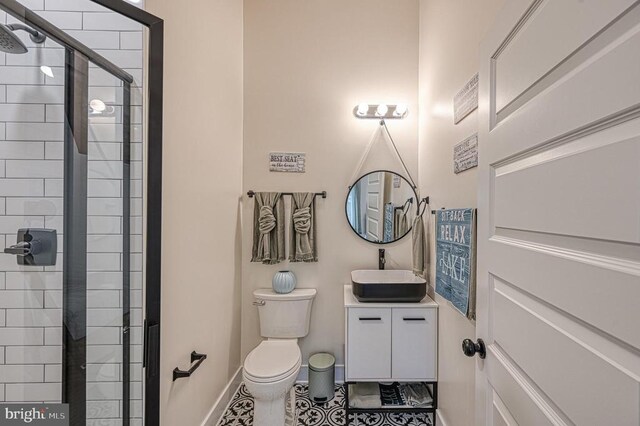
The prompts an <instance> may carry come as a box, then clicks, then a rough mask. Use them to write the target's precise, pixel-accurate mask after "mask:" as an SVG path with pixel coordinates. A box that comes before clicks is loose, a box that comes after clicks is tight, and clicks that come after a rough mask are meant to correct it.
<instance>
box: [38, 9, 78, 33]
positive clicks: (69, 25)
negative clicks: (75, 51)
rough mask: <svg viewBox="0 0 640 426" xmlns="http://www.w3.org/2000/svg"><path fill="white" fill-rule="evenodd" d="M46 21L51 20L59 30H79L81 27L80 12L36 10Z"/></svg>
mask: <svg viewBox="0 0 640 426" xmlns="http://www.w3.org/2000/svg"><path fill="white" fill-rule="evenodd" d="M38 15H40V16H42V17H43V18H44V19H46V20H47V21H49V22H51V23H52V24H53V25H55V26H56V27H58V28H60V29H61V30H79V29H82V13H81V12H58V11H54V12H50V11H43V12H38Z"/></svg>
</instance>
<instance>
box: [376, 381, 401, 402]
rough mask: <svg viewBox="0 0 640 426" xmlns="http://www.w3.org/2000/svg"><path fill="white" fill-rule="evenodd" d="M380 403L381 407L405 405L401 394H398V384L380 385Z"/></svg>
mask: <svg viewBox="0 0 640 426" xmlns="http://www.w3.org/2000/svg"><path fill="white" fill-rule="evenodd" d="M379 386H380V401H381V402H382V406H398V405H406V402H405V400H404V397H403V396H402V392H400V386H399V385H398V383H395V382H394V383H392V384H390V385H385V384H382V383H380V385H379Z"/></svg>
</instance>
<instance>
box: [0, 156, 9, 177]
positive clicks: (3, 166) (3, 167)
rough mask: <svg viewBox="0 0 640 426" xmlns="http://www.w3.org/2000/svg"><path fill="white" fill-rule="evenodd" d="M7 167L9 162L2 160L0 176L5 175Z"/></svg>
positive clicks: (0, 161) (0, 162)
mask: <svg viewBox="0 0 640 426" xmlns="http://www.w3.org/2000/svg"><path fill="white" fill-rule="evenodd" d="M6 167H7V163H6V161H5V160H0V178H3V177H5V169H6Z"/></svg>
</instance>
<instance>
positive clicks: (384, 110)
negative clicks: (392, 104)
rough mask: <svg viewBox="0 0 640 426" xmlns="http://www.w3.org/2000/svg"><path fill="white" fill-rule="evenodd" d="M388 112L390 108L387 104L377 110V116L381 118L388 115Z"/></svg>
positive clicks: (379, 106)
mask: <svg viewBox="0 0 640 426" xmlns="http://www.w3.org/2000/svg"><path fill="white" fill-rule="evenodd" d="M387 111H389V107H388V106H387V105H385V104H380V105H378V108H376V114H378V115H379V116H381V117H382V116H384V115H386V114H387Z"/></svg>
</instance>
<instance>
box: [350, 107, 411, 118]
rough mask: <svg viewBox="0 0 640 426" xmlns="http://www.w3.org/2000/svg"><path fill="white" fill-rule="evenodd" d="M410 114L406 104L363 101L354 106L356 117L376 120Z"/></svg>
mask: <svg viewBox="0 0 640 426" xmlns="http://www.w3.org/2000/svg"><path fill="white" fill-rule="evenodd" d="M407 114H409V109H408V108H407V105H406V104H395V105H394V104H367V103H361V104H358V105H356V106H355V107H354V108H353V115H354V116H355V117H356V118H364V119H372V118H375V119H376V120H380V119H383V120H398V119H403V118H405V117H406V116H407Z"/></svg>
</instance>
